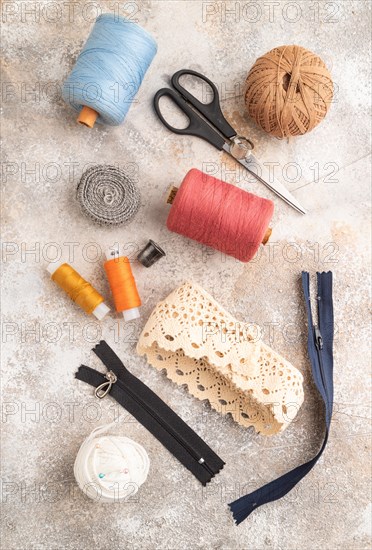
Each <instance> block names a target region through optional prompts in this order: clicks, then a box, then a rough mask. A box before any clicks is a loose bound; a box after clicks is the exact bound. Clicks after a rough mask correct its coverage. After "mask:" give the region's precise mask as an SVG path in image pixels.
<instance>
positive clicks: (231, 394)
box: [137, 283, 303, 435]
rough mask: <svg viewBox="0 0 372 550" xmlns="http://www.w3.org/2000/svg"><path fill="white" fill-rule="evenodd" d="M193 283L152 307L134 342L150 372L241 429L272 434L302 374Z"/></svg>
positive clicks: (287, 414)
mask: <svg viewBox="0 0 372 550" xmlns="http://www.w3.org/2000/svg"><path fill="white" fill-rule="evenodd" d="M255 338H256V337H255V335H254V334H253V333H252V330H251V326H248V325H244V323H242V322H239V321H238V320H237V319H235V318H234V317H232V316H231V315H230V314H229V313H228V312H227V311H226V310H224V309H223V308H222V307H221V306H220V305H219V304H218V303H217V302H216V301H215V300H214V299H213V298H212V297H211V296H210V295H209V294H208V293H207V292H206V291H205V290H203V289H202V288H201V287H199V286H198V285H196V284H195V283H185V284H183V285H182V286H180V287H179V288H177V289H176V290H174V291H173V292H172V293H171V294H170V295H169V296H168V297H167V298H166V299H165V300H163V301H162V302H159V303H158V304H157V306H156V307H155V309H154V310H153V312H152V314H151V315H150V317H149V319H148V321H147V323H146V325H145V327H144V329H143V331H142V334H141V336H140V338H139V341H138V344H137V352H138V353H139V354H140V355H146V356H147V359H148V361H149V363H150V364H151V365H153V366H154V367H155V368H157V369H158V370H163V369H165V370H166V374H167V376H168V378H170V379H171V380H173V381H174V382H176V383H177V384H179V385H187V387H188V391H189V392H190V393H191V394H192V395H193V396H194V397H197V398H198V399H201V400H205V399H207V400H208V401H209V403H210V405H211V407H213V408H214V409H215V410H217V411H219V412H220V413H222V414H228V413H230V414H231V415H232V417H233V418H234V420H235V421H236V422H238V423H239V424H241V425H242V426H247V427H248V426H253V427H254V428H255V430H256V431H257V432H259V433H262V434H265V435H274V434H276V433H278V432H281V431H283V430H284V429H285V428H286V427H287V426H288V424H289V423H290V422H291V421H292V420H293V419H294V417H295V416H296V414H297V412H298V410H299V408H300V406H301V404H302V402H303V388H302V382H303V377H302V374H301V373H300V372H299V371H298V370H297V369H296V368H295V367H294V366H293V365H291V364H290V363H289V362H288V361H286V360H285V359H284V358H283V357H281V356H280V355H279V354H277V353H276V352H275V351H273V350H272V349H271V348H270V347H269V346H267V345H265V344H264V343H263V342H261V341H257V339H255Z"/></svg>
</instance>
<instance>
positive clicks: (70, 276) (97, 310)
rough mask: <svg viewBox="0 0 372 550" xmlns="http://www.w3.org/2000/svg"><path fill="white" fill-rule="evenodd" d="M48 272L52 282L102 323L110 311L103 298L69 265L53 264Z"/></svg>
mask: <svg viewBox="0 0 372 550" xmlns="http://www.w3.org/2000/svg"><path fill="white" fill-rule="evenodd" d="M47 270H48V271H49V273H50V274H51V276H52V280H53V281H54V282H55V283H57V285H58V286H59V287H60V288H62V290H64V291H65V292H66V294H67V295H68V296H69V297H70V298H71V300H72V301H73V302H75V304H77V305H78V306H80V307H81V309H83V310H84V311H85V312H86V313H89V314H91V313H93V315H94V316H95V317H97V319H98V320H99V321H101V320H102V319H103V318H104V317H105V315H106V314H107V313H108V312H109V311H110V308H109V307H107V306H106V304H105V303H104V298H103V296H101V294H100V293H99V292H98V291H97V290H96V289H95V288H93V287H92V285H91V284H90V283H88V281H86V280H85V279H83V277H82V276H81V275H79V273H78V272H77V271H75V269H74V268H73V267H71V266H70V265H69V264H67V263H58V262H57V263H52V264H49V265H48V267H47Z"/></svg>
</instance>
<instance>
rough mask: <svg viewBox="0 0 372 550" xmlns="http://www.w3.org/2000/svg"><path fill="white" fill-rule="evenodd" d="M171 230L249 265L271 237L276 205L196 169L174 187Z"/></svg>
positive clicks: (170, 196)
mask: <svg viewBox="0 0 372 550" xmlns="http://www.w3.org/2000/svg"><path fill="white" fill-rule="evenodd" d="M167 202H168V203H171V204H172V207H171V210H170V212H169V215H168V219H167V227H168V229H169V230H170V231H174V232H175V233H179V234H180V235H183V236H184V237H188V238H189V239H193V240H195V241H198V242H199V243H202V244H204V245H206V246H210V247H211V248H215V249H216V250H219V251H221V252H223V253H224V254H228V255H230V256H233V257H234V258H237V259H238V260H240V261H242V262H249V260H251V259H252V258H253V257H254V255H255V254H256V252H257V250H258V248H259V246H260V244H261V243H263V244H266V242H267V241H268V240H269V237H270V235H271V229H270V228H269V223H270V220H271V218H272V215H273V212H274V204H273V202H272V201H270V200H268V199H264V198H261V197H257V196H256V195H253V194H252V193H248V192H247V191H244V190H243V189H239V187H236V186H234V185H230V184H229V183H226V182H224V181H222V180H219V179H217V178H214V177H213V176H210V175H208V174H204V173H203V172H201V171H200V170H197V169H196V168H193V169H192V170H190V171H189V172H188V173H187V174H186V176H185V178H184V180H183V181H182V184H181V186H180V188H179V189H177V188H175V187H173V188H172V190H171V192H170V195H169V197H168V200H167Z"/></svg>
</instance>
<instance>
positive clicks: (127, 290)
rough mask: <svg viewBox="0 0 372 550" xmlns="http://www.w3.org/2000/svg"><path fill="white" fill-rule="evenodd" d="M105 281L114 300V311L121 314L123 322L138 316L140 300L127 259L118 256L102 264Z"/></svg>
mask: <svg viewBox="0 0 372 550" xmlns="http://www.w3.org/2000/svg"><path fill="white" fill-rule="evenodd" d="M104 268H105V271H106V275H107V279H108V282H109V285H110V288H111V292H112V296H113V298H114V303H115V308H116V311H120V312H123V317H124V320H125V321H131V320H132V319H136V318H137V317H139V316H140V314H139V311H138V308H139V306H140V305H141V298H140V296H139V294H138V290H137V286H136V281H135V280H134V277H133V273H132V269H131V267H130V262H129V259H128V258H127V257H126V256H120V257H118V258H113V259H112V260H107V262H105V263H104Z"/></svg>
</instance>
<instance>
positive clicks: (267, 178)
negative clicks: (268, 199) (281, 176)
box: [236, 153, 306, 214]
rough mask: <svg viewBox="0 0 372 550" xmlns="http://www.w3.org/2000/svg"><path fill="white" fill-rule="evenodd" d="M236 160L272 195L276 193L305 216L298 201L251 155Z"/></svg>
mask: <svg viewBox="0 0 372 550" xmlns="http://www.w3.org/2000/svg"><path fill="white" fill-rule="evenodd" d="M236 160H237V161H238V162H240V164H241V165H242V166H244V168H246V169H247V170H248V172H250V173H251V174H253V175H254V176H255V177H256V178H257V179H258V180H259V181H261V182H262V183H263V184H264V185H266V187H268V188H269V189H270V190H271V191H273V193H276V194H277V195H278V197H280V198H281V199H282V200H283V201H285V202H286V203H287V204H289V205H290V206H292V208H294V209H295V210H297V212H300V213H301V214H306V210H305V208H303V206H301V204H300V203H299V202H298V200H297V199H295V198H294V196H293V195H292V194H291V193H290V192H289V191H288V189H287V188H286V187H284V185H283V184H282V183H281V182H280V181H279V180H277V179H276V178H274V176H273V175H272V174H271V173H270V172H269V170H268V169H267V168H266V167H265V166H263V165H262V164H261V163H260V162H259V160H258V159H257V158H256V157H255V156H254V155H253V154H252V153H250V154H249V155H248V156H247V157H245V158H243V159H236Z"/></svg>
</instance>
